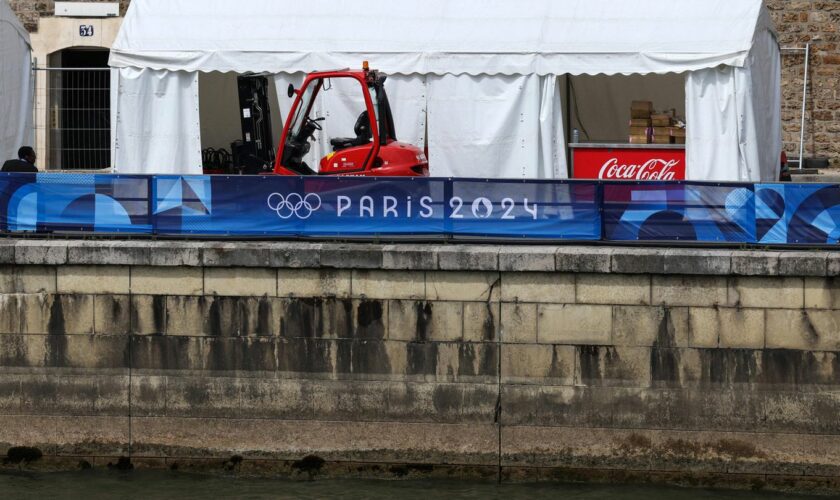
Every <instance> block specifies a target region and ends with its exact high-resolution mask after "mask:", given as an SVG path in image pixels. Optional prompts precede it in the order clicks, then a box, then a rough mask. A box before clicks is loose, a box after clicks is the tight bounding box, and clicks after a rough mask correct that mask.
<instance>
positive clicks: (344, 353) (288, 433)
mask: <svg viewBox="0 0 840 500" xmlns="http://www.w3.org/2000/svg"><path fill="white" fill-rule="evenodd" d="M838 276H840V253H837V252H809V253H804V252H767V251H739V250H713V249H704V250H701V249H633V248H619V247H577V246H560V247H556V246H537V247H498V246H489V245H488V246H484V245H475V246H473V245H463V246H459V245H418V244H405V245H371V244H309V243H291V242H287V243H281V242H278V243H218V242H151V241H139V242H138V241H57V240H56V241H54V240H13V239H6V240H0V455H2V454H6V453H7V452H8V455H9V459H7V461H11V462H15V461H19V460H16V459H15V457H14V456H13V455H14V454H15V453H20V451H19V448H18V447H32V448H38V449H39V450H40V451H41V453H42V454H43V457H42V458H41V459H40V460H38V461H36V462H32V463H29V464H28V465H27V466H32V467H37V466H40V467H46V468H49V467H54V468H75V467H77V466H80V465H79V464H82V466H86V465H92V466H94V467H99V466H105V465H107V464H112V465H116V464H118V463H121V464H122V465H125V464H126V463H127V461H126V460H125V459H123V462H118V458H119V457H128V458H130V460H131V462H132V463H133V464H134V465H135V466H138V467H140V466H149V467H171V468H180V469H181V470H199V469H201V470H210V471H213V470H218V471H224V470H232V469H233V470H237V471H240V472H242V473H267V474H291V475H294V474H315V473H318V474H326V475H330V474H335V475H342V476H346V475H351V476H352V475H374V476H377V475H380V476H385V477H403V476H407V475H408V476H412V475H418V474H428V475H435V474H440V475H443V476H446V477H449V476H450V475H458V476H464V475H466V476H478V477H487V478H495V477H496V476H497V475H500V476H501V477H502V478H503V479H505V480H520V479H521V480H532V479H538V480H546V479H567V480H568V479H590V480H600V479H603V480H622V481H625V480H634V479H638V480H640V481H649V480H654V481H663V482H675V483H680V484H703V485H735V486H748V487H753V488H762V487H767V488H776V489H818V490H827V491H831V490H834V491H837V490H840V488H838V485H840V419H838V418H837V415H838V413H840V397H838V394H839V393H840V392H838V390H840V356H838V351H840V326H838V325H840V287H838V283H840V281H839V280H840V278H838ZM13 452H14V453H13ZM305 457H308V458H306V459H304V458H305ZM322 460H324V461H325V462H322ZM24 461H25V460H24Z"/></svg>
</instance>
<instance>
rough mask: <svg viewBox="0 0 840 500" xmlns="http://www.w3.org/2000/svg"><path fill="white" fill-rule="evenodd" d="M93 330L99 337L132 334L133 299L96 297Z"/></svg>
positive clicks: (115, 296) (121, 296) (126, 297)
mask: <svg viewBox="0 0 840 500" xmlns="http://www.w3.org/2000/svg"><path fill="white" fill-rule="evenodd" d="M93 323H94V324H93V329H94V332H95V333H96V334H98V335H125V334H128V333H129V332H131V298H130V297H129V296H128V295H96V296H94V298H93Z"/></svg>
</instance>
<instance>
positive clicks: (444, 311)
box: [388, 300, 464, 342]
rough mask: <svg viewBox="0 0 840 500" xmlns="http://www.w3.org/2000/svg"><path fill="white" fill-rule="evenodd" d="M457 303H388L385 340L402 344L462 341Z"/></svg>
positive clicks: (462, 318) (461, 325) (461, 310)
mask: <svg viewBox="0 0 840 500" xmlns="http://www.w3.org/2000/svg"><path fill="white" fill-rule="evenodd" d="M463 323H464V313H463V309H462V305H461V303H460V302H422V301H410V300H391V301H389V302H388V338H389V339H390V340H403V341H419V342H424V341H457V340H461V339H462V338H463V330H462V328H463Z"/></svg>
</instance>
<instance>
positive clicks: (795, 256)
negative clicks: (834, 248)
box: [779, 252, 828, 276]
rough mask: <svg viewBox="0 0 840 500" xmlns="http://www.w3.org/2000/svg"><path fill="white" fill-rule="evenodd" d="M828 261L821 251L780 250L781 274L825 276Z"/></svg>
mask: <svg viewBox="0 0 840 500" xmlns="http://www.w3.org/2000/svg"><path fill="white" fill-rule="evenodd" d="M827 271H828V263H827V259H826V254H825V253H823V252H781V253H780V254H779V274H780V275H781V276H826V274H827Z"/></svg>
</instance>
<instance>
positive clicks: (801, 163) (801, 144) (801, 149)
mask: <svg viewBox="0 0 840 500" xmlns="http://www.w3.org/2000/svg"><path fill="white" fill-rule="evenodd" d="M810 54H811V44H810V43H806V44H805V77H804V78H803V79H802V80H803V82H804V83H803V84H802V119H801V122H800V124H799V169H800V170H802V168H803V167H804V164H805V158H804V155H805V107H806V105H807V103H808V59H809V56H810Z"/></svg>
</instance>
